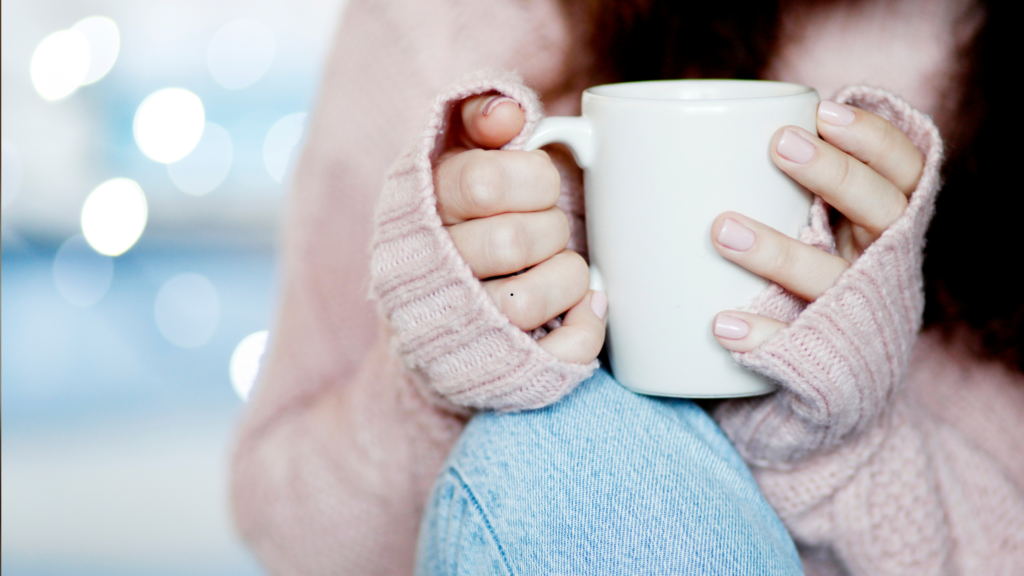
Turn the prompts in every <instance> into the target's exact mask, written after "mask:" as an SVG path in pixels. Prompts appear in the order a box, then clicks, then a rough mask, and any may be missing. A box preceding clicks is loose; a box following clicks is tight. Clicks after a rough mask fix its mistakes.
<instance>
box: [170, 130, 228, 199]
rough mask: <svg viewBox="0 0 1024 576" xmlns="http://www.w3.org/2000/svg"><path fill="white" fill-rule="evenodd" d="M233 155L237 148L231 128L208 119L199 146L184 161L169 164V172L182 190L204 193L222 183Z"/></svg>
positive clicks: (195, 194)
mask: <svg viewBox="0 0 1024 576" xmlns="http://www.w3.org/2000/svg"><path fill="white" fill-rule="evenodd" d="M233 158H234V147H233V146H232V144H231V135H230V134H228V131H227V130H225V129H224V128H222V127H220V126H219V125H217V124H214V123H213V122H207V123H206V127H205V128H204V129H203V136H202V138H200V139H199V143H198V144H196V147H195V148H193V149H192V152H189V154H188V156H185V157H184V158H182V159H181V160H178V161H177V162H175V163H173V164H168V165H167V173H168V174H169V175H170V177H171V181H172V182H174V185H175V186H177V187H178V189H179V190H181V191H182V192H185V193H186V194H191V195H193V196H202V195H204V194H206V193H208V192H210V191H211V190H213V189H215V188H217V187H218V186H220V184H221V182H223V181H224V178H226V177H227V175H228V172H230V171H231V161H232V160H233Z"/></svg>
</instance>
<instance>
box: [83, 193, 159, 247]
mask: <svg viewBox="0 0 1024 576" xmlns="http://www.w3.org/2000/svg"><path fill="white" fill-rule="evenodd" d="M148 218H149V207H148V205H147V204H146V195H145V194H144V193H143V192H142V188H141V187H140V186H139V184H138V183H137V182H135V181H134V180H129V179H128V178H114V179H113V180H107V181H106V182H104V183H103V184H100V185H99V186H97V187H96V189H95V190H93V191H92V192H91V193H90V194H89V197H88V198H86V199H85V204H83V205H82V218H81V222H82V234H83V235H84V236H85V239H86V241H88V242H89V245H90V246H92V248H93V250H96V251H97V252H99V253H100V254H105V255H107V256H119V255H121V254H123V253H125V252H126V251H127V250H128V249H129V248H131V247H132V246H134V245H135V242H137V241H138V239H139V237H140V236H142V231H143V230H145V229H146V221H147V220H148Z"/></svg>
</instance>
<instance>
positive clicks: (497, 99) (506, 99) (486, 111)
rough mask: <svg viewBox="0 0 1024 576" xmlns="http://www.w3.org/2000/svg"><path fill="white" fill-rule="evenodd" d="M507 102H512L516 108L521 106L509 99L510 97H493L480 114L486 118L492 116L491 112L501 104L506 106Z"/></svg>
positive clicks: (486, 101) (487, 101)
mask: <svg viewBox="0 0 1024 576" xmlns="http://www.w3.org/2000/svg"><path fill="white" fill-rule="evenodd" d="M505 102H512V103H513V104H515V105H516V106H519V103H518V102H516V101H515V100H513V99H511V98H509V97H508V96H500V95H497V96H491V97H490V98H488V99H487V100H485V101H484V107H483V108H482V109H481V110H480V113H481V114H483V115H484V116H485V117H487V116H490V115H491V112H493V111H494V108H495V107H497V106H498V105H499V104H504V103H505Z"/></svg>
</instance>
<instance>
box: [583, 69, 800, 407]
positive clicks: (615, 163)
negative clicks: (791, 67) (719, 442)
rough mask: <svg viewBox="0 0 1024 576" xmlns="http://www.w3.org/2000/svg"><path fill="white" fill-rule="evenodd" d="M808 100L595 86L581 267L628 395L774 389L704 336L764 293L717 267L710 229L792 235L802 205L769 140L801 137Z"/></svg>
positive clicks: (781, 86) (586, 106)
mask: <svg viewBox="0 0 1024 576" xmlns="http://www.w3.org/2000/svg"><path fill="white" fill-rule="evenodd" d="M817 104H818V94H817V92H816V91H814V90H813V89H811V88H808V87H805V86H799V85H796V84H786V83H781V82H761V81H738V80H680V81H657V82H635V83H626V84H612V85H606V86H597V87H594V88H590V89H588V90H586V91H585V92H584V94H583V117H584V118H585V119H587V120H588V121H589V123H590V125H591V126H592V133H591V136H590V138H591V142H592V159H591V161H589V162H587V166H586V168H585V175H584V177H585V190H586V192H585V194H586V216H587V237H588V243H589V250H590V261H591V266H592V269H593V270H594V271H595V275H596V276H599V278H600V281H601V283H602V284H603V285H602V289H604V290H605V291H606V293H607V294H608V300H609V304H610V305H609V309H608V341H607V346H608V353H609V359H610V361H611V369H612V371H613V373H614V375H615V377H616V379H617V380H618V381H619V382H621V383H622V384H623V385H624V386H626V387H627V388H629V389H631V390H634V391H636V392H640V393H644V394H654V395H662V396H683V397H690V398H699V397H734V396H749V395H755V394H763V393H766V392H769V391H771V390H772V389H773V385H772V384H771V383H770V382H768V381H767V380H765V379H764V378H762V377H760V376H758V375H756V374H754V373H752V372H749V371H747V370H745V369H743V368H741V367H740V366H739V365H737V364H736V362H735V361H734V360H733V359H732V357H731V355H730V353H729V352H728V351H726V350H725V349H723V348H722V347H721V346H720V345H719V344H718V342H716V341H715V338H714V336H713V335H712V326H711V324H712V321H713V319H714V316H715V315H716V314H717V313H718V312H721V311H723V310H729V309H744V308H745V307H746V306H747V305H748V304H749V303H750V302H751V301H752V300H753V299H754V298H755V297H756V296H757V295H758V294H759V293H760V292H761V291H762V290H764V289H765V288H766V286H767V282H766V281H765V280H763V279H761V278H759V277H758V276H756V275H754V274H752V273H750V272H747V271H746V270H744V269H743V268H741V267H739V266H738V265H736V264H733V263H731V262H729V261H727V260H726V259H724V258H723V257H722V256H720V255H719V254H718V253H717V252H716V251H715V249H714V247H713V246H712V244H711V238H710V235H711V232H710V228H711V223H712V221H713V220H714V219H715V217H716V216H718V215H719V214H721V213H722V212H725V211H727V210H734V211H736V212H740V213H742V214H744V215H746V216H749V217H751V218H754V219H756V220H759V221H760V222H763V223H765V224H767V225H769V226H771V227H773V228H775V229H776V230H779V231H780V232H783V233H785V234H788V235H790V236H793V237H795V236H796V235H797V234H798V233H799V231H800V230H801V229H802V228H803V227H804V226H806V225H807V223H808V214H809V208H810V203H811V195H810V193H809V192H808V191H807V190H806V189H804V188H802V187H801V186H800V185H798V184H796V183H795V182H794V181H793V180H792V179H790V178H789V177H788V176H786V174H784V173H783V172H782V171H781V170H779V169H778V168H777V167H776V166H775V165H774V163H773V162H772V160H771V157H770V156H769V152H768V147H769V142H770V140H771V137H772V135H773V134H774V132H775V131H776V130H777V129H779V128H780V127H782V126H786V125H795V126H799V127H802V128H804V129H806V130H808V131H810V132H812V133H817V132H816V129H815V114H816V109H817Z"/></svg>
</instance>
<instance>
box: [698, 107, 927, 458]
mask: <svg viewBox="0 0 1024 576" xmlns="http://www.w3.org/2000/svg"><path fill="white" fill-rule="evenodd" d="M836 99H837V100H838V101H839V102H843V103H846V104H850V105H853V106H857V107H859V108H862V109H864V110H868V111H871V112H874V113H876V114H878V115H880V116H882V117H883V118H885V119H887V120H889V121H890V122H892V123H893V124H894V125H895V126H896V127H898V128H899V129H900V130H902V131H903V132H904V133H906V134H907V135H908V136H909V137H910V139H911V140H912V141H913V142H914V144H915V145H916V146H917V147H918V148H919V149H920V150H921V152H922V153H924V155H925V157H926V162H925V167H924V172H923V174H922V175H921V179H920V181H919V183H918V186H917V189H916V190H915V191H914V192H913V193H912V195H911V197H910V202H909V205H908V206H907V208H906V211H905V212H904V214H903V215H902V216H901V217H900V218H899V219H898V220H897V221H896V222H895V223H893V224H892V226H890V227H889V229H888V230H886V231H885V233H884V234H882V236H881V237H880V238H879V239H878V240H877V241H875V243H874V244H872V245H871V246H870V247H869V248H868V249H867V250H866V251H865V252H864V254H863V255H862V256H861V257H860V258H859V259H858V260H857V261H856V262H854V264H853V265H852V266H851V267H850V268H849V269H848V270H847V271H846V272H845V273H843V275H842V276H841V277H840V278H839V280H838V281H837V282H836V284H835V285H834V286H832V287H831V288H830V289H829V290H828V291H827V292H825V293H824V294H823V295H822V296H821V297H819V298H818V299H817V300H816V301H814V302H812V303H810V304H807V303H805V302H802V301H800V300H799V299H797V298H796V297H794V296H792V295H791V294H788V293H786V292H785V291H783V290H782V289H781V288H779V287H778V286H774V287H772V288H770V289H769V290H768V291H766V292H765V293H764V294H763V295H762V296H761V297H760V298H759V299H758V300H757V301H755V302H754V304H753V306H752V311H753V312H756V313H760V314H764V315H766V316H772V317H774V318H777V319H780V320H783V321H786V322H789V323H790V325H789V327H788V328H786V329H784V330H782V331H781V332H779V333H778V334H776V335H775V336H774V337H773V338H772V339H771V340H769V341H768V342H766V343H765V344H764V345H762V346H761V347H760V348H758V349H756V350H754V351H752V352H748V353H742V354H735V358H736V360H737V361H738V362H739V363H740V364H741V365H743V366H745V367H746V368H749V369H751V370H754V371H756V372H759V373H761V374H764V375H765V376H767V377H769V378H771V379H772V380H774V381H776V382H778V383H779V385H780V389H779V390H778V391H777V392H775V393H774V394H771V395H769V396H766V397H762V398H755V399H746V400H739V401H730V402H727V403H724V404H723V405H721V406H720V407H719V408H718V410H717V412H716V418H717V419H718V421H719V423H720V424H721V426H722V427H723V429H725V430H726V432H727V433H728V435H729V437H730V438H731V439H732V440H733V442H734V443H735V444H736V446H737V448H738V449H739V450H740V453H741V454H743V456H744V458H745V459H746V460H747V462H748V463H750V464H751V465H754V466H762V467H769V468H782V469H784V468H787V467H791V466H794V465H797V464H798V463H800V462H802V461H805V460H807V459H809V458H811V457H812V456H815V455H817V454H821V453H824V452H827V451H830V450H833V449H837V447H841V446H842V445H843V444H844V443H848V441H849V440H850V439H852V438H854V437H857V436H861V437H864V438H868V437H874V436H877V434H870V433H867V432H870V431H872V430H874V429H876V428H877V427H878V424H879V422H880V421H881V420H882V419H883V418H882V417H883V416H884V414H885V412H886V408H887V406H888V405H889V403H890V400H891V399H892V398H893V397H894V395H896V394H897V393H898V391H899V389H900V387H901V386H902V385H903V384H904V382H905V381H906V378H907V370H908V363H909V359H910V352H911V348H912V347H913V345H914V342H915V340H916V338H917V334H918V331H919V329H920V327H921V317H922V313H923V310H924V294H923V279H922V272H921V264H922V249H923V245H924V235H925V231H926V230H927V228H928V223H929V221H930V219H931V216H932V212H933V209H934V204H935V197H936V194H937V192H938V189H939V185H940V181H939V180H940V175H939V169H940V165H941V162H942V142H941V140H940V137H939V134H938V131H937V130H936V128H935V126H934V125H933V124H932V122H931V119H930V118H928V117H927V116H926V115H924V114H923V113H921V112H919V111H917V110H915V109H913V108H912V107H911V106H910V105H909V104H907V103H906V102H904V101H903V100H901V99H900V98H898V97H896V96H893V95H892V94H889V93H887V92H885V91H882V90H878V89H873V88H866V87H853V88H847V89H845V90H843V91H842V92H840V93H839V94H838V95H837V97H836ZM828 210H829V208H828V206H827V205H826V204H824V202H823V201H822V200H821V199H820V198H818V199H817V200H816V203H815V206H814V207H813V209H812V218H811V226H810V227H809V229H808V230H807V231H806V232H805V234H804V237H803V238H802V239H803V240H804V241H805V242H808V243H811V244H815V245H818V246H820V247H822V248H824V249H826V250H834V240H833V238H832V236H831V230H830V227H829V221H828ZM879 441H880V440H879ZM870 444H872V442H867V443H865V442H857V443H856V450H858V451H860V452H862V454H861V458H867V457H869V455H870V453H871V449H870V446H869V445H870ZM874 444H877V442H875V443H874ZM850 449H851V450H852V449H853V448H850ZM848 456H849V455H848Z"/></svg>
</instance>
